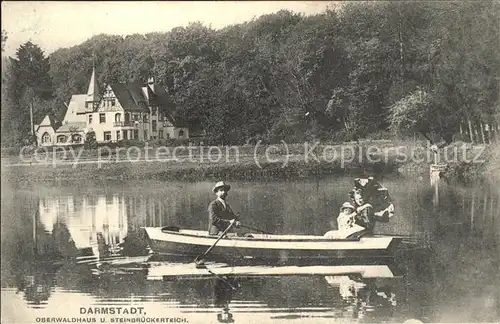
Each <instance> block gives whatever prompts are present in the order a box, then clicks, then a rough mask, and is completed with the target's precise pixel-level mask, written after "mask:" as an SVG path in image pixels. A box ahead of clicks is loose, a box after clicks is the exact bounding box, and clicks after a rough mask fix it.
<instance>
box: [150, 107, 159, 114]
mask: <svg viewBox="0 0 500 324" xmlns="http://www.w3.org/2000/svg"><path fill="white" fill-rule="evenodd" d="M151 113H152V114H153V115H156V114H157V113H158V107H157V106H153V107H151Z"/></svg>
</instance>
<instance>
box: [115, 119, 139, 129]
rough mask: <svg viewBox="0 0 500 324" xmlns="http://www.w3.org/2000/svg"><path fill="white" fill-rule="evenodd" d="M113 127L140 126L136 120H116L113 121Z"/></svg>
mask: <svg viewBox="0 0 500 324" xmlns="http://www.w3.org/2000/svg"><path fill="white" fill-rule="evenodd" d="M113 127H134V128H137V127H139V123H136V122H135V121H133V120H131V121H115V122H113Z"/></svg>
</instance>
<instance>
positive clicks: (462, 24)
mask: <svg viewBox="0 0 500 324" xmlns="http://www.w3.org/2000/svg"><path fill="white" fill-rule="evenodd" d="M498 21H500V4H499V2H496V1H483V2H466V1H460V2H352V3H346V4H344V5H343V6H342V7H340V8H330V9H327V10H325V11H324V12H322V13H320V14H317V15H312V16H304V15H302V14H297V13H294V12H290V11H279V12H277V13H274V14H268V15H263V16H260V17H258V18H256V19H253V20H251V21H248V22H245V23H241V24H236V25H231V26H228V27H225V28H223V29H219V30H215V29H212V28H210V27H207V26H204V25H203V24H201V23H198V22H195V23H191V24H189V25H188V26H187V27H177V28H174V29H172V30H171V31H168V32H165V33H148V34H145V35H139V34H136V35H130V36H126V37H121V36H116V35H105V34H102V35H98V36H95V37H92V38H91V39H89V40H87V41H86V42H84V43H82V44H80V45H77V46H74V47H71V48H62V49H59V50H57V51H55V52H53V53H52V54H50V55H49V56H48V57H45V55H44V53H43V52H42V51H41V50H40V48H39V47H38V46H37V45H35V44H32V43H30V42H28V43H26V44H23V45H21V47H20V48H19V49H18V51H17V53H16V56H15V57H13V58H10V59H9V60H8V61H6V62H3V63H5V64H4V67H5V68H4V69H2V146H15V145H19V144H20V143H23V141H26V140H27V139H26V135H27V134H29V107H30V105H31V106H32V107H34V114H35V119H37V121H40V119H41V118H42V117H43V115H44V114H46V113H47V112H54V113H55V114H57V115H61V114H62V113H63V112H64V111H65V110H66V106H65V105H64V103H67V102H68V101H69V98H70V97H71V95H72V94H78V93H85V92H86V90H87V86H88V82H89V78H90V74H91V71H92V60H93V54H94V55H95V57H96V60H95V62H96V72H97V76H98V78H99V83H100V84H101V85H102V84H104V83H110V82H129V81H140V82H146V80H147V79H148V78H149V77H154V78H155V81H156V82H158V83H160V84H164V85H165V86H166V87H167V89H168V92H169V94H170V96H171V98H172V102H173V114H174V116H175V117H176V118H177V119H179V120H183V121H184V122H185V123H186V124H187V125H188V126H189V127H190V129H191V133H195V134H196V133H198V134H203V136H204V137H205V138H207V140H208V141H209V142H212V143H218V144H242V143H248V142H254V141H257V140H263V141H265V142H279V141H280V140H285V141H287V142H302V141H306V140H323V141H332V140H334V141H337V140H352V139H357V138H362V137H366V136H372V137H376V136H388V134H393V133H400V134H405V133H413V132H419V133H421V134H423V135H424V136H426V137H429V136H433V135H436V134H437V135H439V136H440V137H442V138H444V139H445V141H447V142H449V141H450V139H451V138H452V136H453V135H454V134H456V133H458V132H459V130H460V129H461V125H462V122H465V123H466V124H464V125H467V123H469V125H470V124H477V123H479V124H481V125H483V124H488V125H490V126H489V127H490V128H491V125H495V123H497V124H498V121H499V119H500V114H499V111H500V101H499V89H500V84H499V83H500V55H498V49H499V48H500V37H499V35H500V24H499V23H498ZM3 35H4V33H3V32H2V41H3Z"/></svg>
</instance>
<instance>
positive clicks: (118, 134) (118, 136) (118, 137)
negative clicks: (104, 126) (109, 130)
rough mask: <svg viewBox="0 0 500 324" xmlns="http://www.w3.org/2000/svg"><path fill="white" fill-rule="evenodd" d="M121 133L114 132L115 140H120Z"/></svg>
mask: <svg viewBox="0 0 500 324" xmlns="http://www.w3.org/2000/svg"><path fill="white" fill-rule="evenodd" d="M120 135H121V131H116V140H117V141H119V140H120Z"/></svg>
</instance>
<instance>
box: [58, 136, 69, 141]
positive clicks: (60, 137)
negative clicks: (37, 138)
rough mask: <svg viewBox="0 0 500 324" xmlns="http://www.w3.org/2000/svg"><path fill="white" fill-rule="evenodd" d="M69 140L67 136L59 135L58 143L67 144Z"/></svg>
mask: <svg viewBox="0 0 500 324" xmlns="http://www.w3.org/2000/svg"><path fill="white" fill-rule="evenodd" d="M67 140H68V138H67V137H66V135H58V136H57V143H66V141H67Z"/></svg>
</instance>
